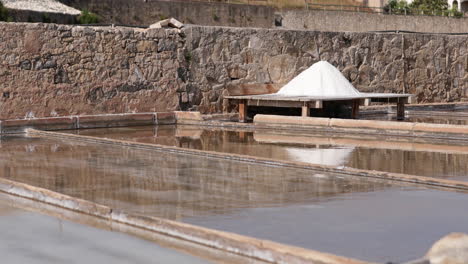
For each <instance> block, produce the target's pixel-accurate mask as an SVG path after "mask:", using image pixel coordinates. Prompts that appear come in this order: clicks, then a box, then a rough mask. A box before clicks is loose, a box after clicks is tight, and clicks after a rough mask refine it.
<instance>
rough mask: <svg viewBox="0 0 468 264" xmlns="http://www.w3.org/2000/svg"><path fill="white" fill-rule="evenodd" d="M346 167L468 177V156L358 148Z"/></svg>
mask: <svg viewBox="0 0 468 264" xmlns="http://www.w3.org/2000/svg"><path fill="white" fill-rule="evenodd" d="M347 166H350V167H355V168H360V169H366V170H380V171H390V172H397V173H405V174H413V175H425V176H440V177H443V176H451V175H452V176H453V175H468V155H463V154H450V153H439V152H423V151H403V150H392V149H367V148H358V149H356V150H355V151H354V153H353V155H352V156H351V157H350V160H349V163H348V164H347Z"/></svg>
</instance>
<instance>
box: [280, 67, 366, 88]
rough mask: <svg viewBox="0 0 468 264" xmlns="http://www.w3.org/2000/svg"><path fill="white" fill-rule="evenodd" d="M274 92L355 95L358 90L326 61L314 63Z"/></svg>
mask: <svg viewBox="0 0 468 264" xmlns="http://www.w3.org/2000/svg"><path fill="white" fill-rule="evenodd" d="M276 94H279V95H285V96H316V97H323V96H329V97H356V96H361V94H360V93H359V91H358V90H356V88H354V86H353V85H352V84H351V83H350V82H349V81H348V80H347V79H346V78H345V77H344V76H343V74H341V72H340V71H339V70H338V69H337V68H335V67H334V66H333V65H331V64H330V63H328V62H326V61H319V62H317V63H314V64H313V65H312V66H310V68H308V69H307V70H305V71H303V72H301V74H299V75H298V76H297V77H296V78H294V79H292V80H291V81H290V82H289V83H288V84H286V85H285V86H283V88H281V90H279V91H278V92H277V93H276Z"/></svg>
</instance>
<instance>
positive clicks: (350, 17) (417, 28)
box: [281, 10, 468, 33]
mask: <svg viewBox="0 0 468 264" xmlns="http://www.w3.org/2000/svg"><path fill="white" fill-rule="evenodd" d="M281 16H282V18H283V20H282V22H283V23H282V24H283V27H284V28H287V29H306V30H317V31H349V32H367V31H385V30H402V31H405V30H406V31H413V32H430V33H466V32H467V31H466V29H467V28H468V18H453V17H442V16H404V15H384V14H377V13H375V14H372V13H365V12H361V13H360V12H340V11H321V10H285V11H281Z"/></svg>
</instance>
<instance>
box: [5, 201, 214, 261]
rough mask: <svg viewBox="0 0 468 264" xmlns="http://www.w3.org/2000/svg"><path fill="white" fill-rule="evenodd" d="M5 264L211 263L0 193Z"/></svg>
mask: <svg viewBox="0 0 468 264" xmlns="http://www.w3.org/2000/svg"><path fill="white" fill-rule="evenodd" d="M0 230H1V236H0V255H1V262H2V263H28V264H39V263H44V264H45V263H47V264H49V263H80V264H82V263H154V261H155V260H158V263H208V261H206V260H203V259H201V258H198V257H194V256H191V255H187V254H184V253H181V252H178V251H176V250H174V249H169V248H165V247H161V246H159V245H157V244H154V243H152V242H149V241H145V240H142V239H139V238H135V237H132V236H129V235H126V234H122V233H118V232H112V231H108V230H102V229H97V228H93V227H90V226H85V225H81V224H77V223H74V222H70V221H67V220H62V219H59V218H55V217H51V216H47V215H43V214H39V213H35V212H31V211H27V210H23V209H19V208H17V207H15V205H14V204H11V203H10V202H8V201H6V200H5V199H4V198H3V194H0Z"/></svg>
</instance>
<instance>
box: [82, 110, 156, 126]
mask: <svg viewBox="0 0 468 264" xmlns="http://www.w3.org/2000/svg"><path fill="white" fill-rule="evenodd" d="M77 119H78V121H77V122H78V123H77V124H78V125H77V128H100V127H123V126H144V125H154V124H155V114H154V113H138V114H111V115H88V116H77Z"/></svg>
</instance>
